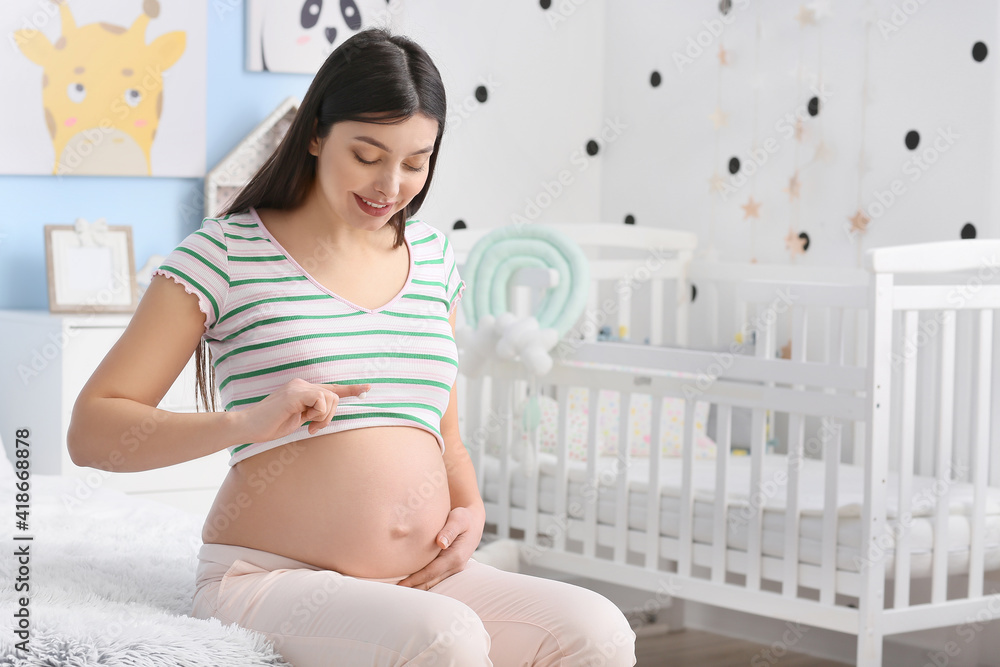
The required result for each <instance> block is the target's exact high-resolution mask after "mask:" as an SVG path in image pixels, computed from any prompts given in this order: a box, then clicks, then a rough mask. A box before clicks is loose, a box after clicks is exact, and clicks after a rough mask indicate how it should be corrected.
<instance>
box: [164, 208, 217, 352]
mask: <svg viewBox="0 0 1000 667" xmlns="http://www.w3.org/2000/svg"><path fill="white" fill-rule="evenodd" d="M227 256H228V251H227V246H226V237H225V235H224V233H223V227H222V223H220V222H219V221H218V220H216V219H214V218H205V220H203V221H202V223H201V229H199V230H197V231H195V232H191V234H189V235H188V236H187V238H185V239H184V240H183V241H181V243H180V245H178V246H177V247H176V248H174V249H173V250H172V251H171V252H170V254H169V255H167V258H166V259H165V260H163V263H162V264H160V266H159V267H157V268H156V269H154V271H153V275H154V276H155V275H157V274H160V275H163V276H166V277H168V278H172V279H173V280H174V282H177V283H179V284H180V285H182V286H183V287H184V290H185V291H186V292H188V293H189V294H194V295H195V296H197V297H198V307H199V308H200V309H201V312H203V313H205V332H204V333H206V334H207V333H208V332H209V330H211V329H212V328H213V327H214V326H215V325H216V324H217V323H218V322H219V318H220V317H222V315H223V307H224V305H225V303H226V295H227V294H228V293H229V262H228V259H227Z"/></svg>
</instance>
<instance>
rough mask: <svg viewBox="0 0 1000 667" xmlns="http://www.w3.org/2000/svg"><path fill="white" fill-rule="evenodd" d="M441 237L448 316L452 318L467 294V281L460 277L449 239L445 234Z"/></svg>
mask: <svg viewBox="0 0 1000 667" xmlns="http://www.w3.org/2000/svg"><path fill="white" fill-rule="evenodd" d="M441 236H442V238H444V245H443V247H442V253H443V255H444V284H445V293H446V294H447V297H448V316H449V317H451V315H452V313H454V312H455V306H457V305H458V302H459V301H461V300H462V294H463V293H464V292H465V281H464V280H462V277H461V276H459V275H458V262H457V261H456V260H455V253H454V252H453V251H452V247H451V243H450V242H449V241H448V237H447V236H445V235H444V234H442V235H441Z"/></svg>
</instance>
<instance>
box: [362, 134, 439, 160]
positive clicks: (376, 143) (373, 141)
mask: <svg viewBox="0 0 1000 667" xmlns="http://www.w3.org/2000/svg"><path fill="white" fill-rule="evenodd" d="M354 139H355V140H356V141H364V142H366V143H369V144H371V145H372V146H375V147H376V148H381V149H382V150H384V151H385V152H386V153H391V152H392V151H391V150H389V147H388V146H386V145H385V144H383V143H382V142H381V141H379V140H377V139H372V138H371V137H354ZM432 150H434V147H433V146H428V147H427V148H421V149H420V150H419V151H417V152H415V153H410V154H409V155H407V157H412V156H414V155H420V154H421V153H430V152H431V151H432Z"/></svg>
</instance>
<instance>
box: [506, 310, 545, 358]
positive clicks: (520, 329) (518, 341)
mask: <svg viewBox="0 0 1000 667" xmlns="http://www.w3.org/2000/svg"><path fill="white" fill-rule="evenodd" d="M537 337H538V320H536V319H535V318H534V317H529V318H527V319H525V320H521V321H520V322H518V323H517V324H516V325H515V326H513V327H511V329H510V330H509V331H508V332H507V339H508V340H509V341H510V343H511V345H513V346H514V349H517V350H523V349H524V348H526V347H528V346H529V345H531V344H533V343H534V341H535V339H536V338H537Z"/></svg>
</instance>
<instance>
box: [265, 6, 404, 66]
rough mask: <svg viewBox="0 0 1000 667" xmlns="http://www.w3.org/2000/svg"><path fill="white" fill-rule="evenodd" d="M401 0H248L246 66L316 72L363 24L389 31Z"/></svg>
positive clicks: (393, 24) (363, 27)
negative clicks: (388, 0) (389, 0)
mask: <svg viewBox="0 0 1000 667" xmlns="http://www.w3.org/2000/svg"><path fill="white" fill-rule="evenodd" d="M401 10H402V0H391V2H387V1H386V0H325V1H324V0H248V1H247V20H246V28H247V44H246V68H247V69H248V70H250V71H253V72H293V73H299V74H315V73H316V71H317V70H318V69H319V67H320V65H322V64H323V62H324V61H325V60H326V58H327V56H329V55H330V54H331V53H333V51H334V49H336V48H337V47H338V46H340V45H341V44H343V43H344V42H346V41H347V40H348V39H350V38H351V36H352V35H354V34H355V33H357V32H359V31H361V30H364V29H366V28H374V27H384V28H389V29H393V28H394V27H395V25H397V22H398V20H399V14H400V11H401Z"/></svg>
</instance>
